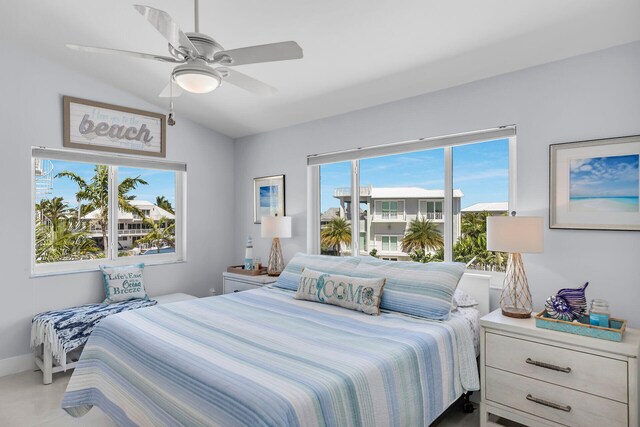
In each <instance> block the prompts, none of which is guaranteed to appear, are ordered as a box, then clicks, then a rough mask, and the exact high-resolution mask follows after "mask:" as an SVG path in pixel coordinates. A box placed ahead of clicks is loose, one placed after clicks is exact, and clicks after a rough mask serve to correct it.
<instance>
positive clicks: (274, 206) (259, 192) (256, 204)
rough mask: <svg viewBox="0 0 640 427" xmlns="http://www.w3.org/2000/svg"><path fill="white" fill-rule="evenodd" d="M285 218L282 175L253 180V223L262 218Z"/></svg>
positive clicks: (259, 222) (257, 222)
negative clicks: (276, 216)
mask: <svg viewBox="0 0 640 427" xmlns="http://www.w3.org/2000/svg"><path fill="white" fill-rule="evenodd" d="M275 215H278V216H285V215H286V212H285V193H284V175H274V176H263V177H260V178H254V179H253V223H254V224H261V223H262V221H261V218H262V217H263V216H275Z"/></svg>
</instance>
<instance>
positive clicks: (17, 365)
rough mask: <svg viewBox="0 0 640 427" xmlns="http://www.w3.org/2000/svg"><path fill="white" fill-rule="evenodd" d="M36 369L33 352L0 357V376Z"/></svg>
mask: <svg viewBox="0 0 640 427" xmlns="http://www.w3.org/2000/svg"><path fill="white" fill-rule="evenodd" d="M33 369H36V365H35V363H34V361H33V353H27V354H21V355H20V356H14V357H8V358H6V359H0V377H4V376H6V375H12V374H17V373H18V372H24V371H31V370H33Z"/></svg>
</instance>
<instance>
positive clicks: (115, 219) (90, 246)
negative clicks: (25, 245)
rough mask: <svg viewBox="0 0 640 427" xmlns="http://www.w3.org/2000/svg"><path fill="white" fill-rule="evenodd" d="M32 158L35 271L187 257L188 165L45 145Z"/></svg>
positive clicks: (160, 261)
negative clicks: (119, 260)
mask: <svg viewBox="0 0 640 427" xmlns="http://www.w3.org/2000/svg"><path fill="white" fill-rule="evenodd" d="M32 157H33V185H32V195H33V203H34V205H33V206H34V209H33V212H34V214H33V222H32V224H33V225H32V227H33V231H32V235H33V240H32V242H33V244H32V248H33V251H32V274H34V275H39V274H50V273H60V272H73V271H84V270H93V269H97V267H98V265H99V264H101V263H104V261H105V260H109V262H110V263H111V264H117V263H116V262H115V261H116V260H117V259H118V258H121V257H142V256H143V255H146V256H145V257H144V258H143V259H144V262H145V263H146V264H154V263H163V262H174V261H179V260H183V259H184V241H183V240H184V233H183V230H184V224H183V221H184V218H183V216H182V206H184V202H185V201H184V198H185V191H184V182H185V181H184V180H185V179H186V166H185V165H184V164H179V163H171V162H165V161H158V160H147V159H138V158H133V157H128V156H110V155H103V154H95V153H91V152H87V153H82V152H76V151H63V150H50V149H41V148H34V149H33V153H32ZM125 261H126V262H131V260H125V259H123V260H122V263H125Z"/></svg>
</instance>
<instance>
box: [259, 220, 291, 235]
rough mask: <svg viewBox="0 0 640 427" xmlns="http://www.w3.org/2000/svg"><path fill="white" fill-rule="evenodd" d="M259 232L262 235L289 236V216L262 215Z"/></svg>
mask: <svg viewBox="0 0 640 427" xmlns="http://www.w3.org/2000/svg"><path fill="white" fill-rule="evenodd" d="M260 232H261V234H262V237H279V238H287V237H291V217H290V216H263V217H262V226H261V227H260Z"/></svg>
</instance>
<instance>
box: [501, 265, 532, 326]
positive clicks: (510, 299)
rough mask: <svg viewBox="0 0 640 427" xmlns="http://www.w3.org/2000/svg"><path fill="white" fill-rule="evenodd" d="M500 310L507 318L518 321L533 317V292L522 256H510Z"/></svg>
mask: <svg viewBox="0 0 640 427" xmlns="http://www.w3.org/2000/svg"><path fill="white" fill-rule="evenodd" d="M500 309H501V310H502V314H503V315H505V316H507V317H515V318H517V319H527V318H529V317H531V312H532V311H533V304H532V302H531V292H530V291H529V282H528V281H527V276H526V275H525V274H524V264H523V262H522V255H520V254H509V260H508V261H507V273H506V275H505V277H504V284H503V286H502V293H501V294H500Z"/></svg>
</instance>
